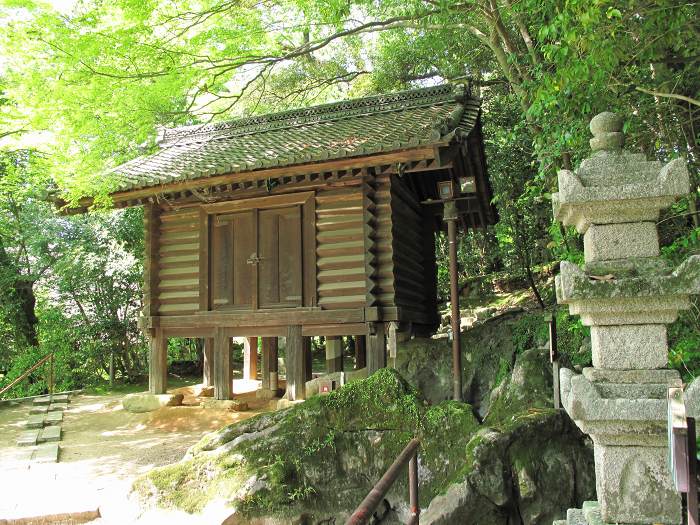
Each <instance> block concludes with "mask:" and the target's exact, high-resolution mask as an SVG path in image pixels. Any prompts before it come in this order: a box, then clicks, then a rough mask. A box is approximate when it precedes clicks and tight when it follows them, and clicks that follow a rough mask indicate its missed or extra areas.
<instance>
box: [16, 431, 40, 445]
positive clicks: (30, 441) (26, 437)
mask: <svg viewBox="0 0 700 525" xmlns="http://www.w3.org/2000/svg"><path fill="white" fill-rule="evenodd" d="M38 439H39V429H32V430H25V431H24V432H22V433H21V434H20V435H19V437H18V438H17V446H18V447H33V446H34V445H36V443H37V440H38Z"/></svg>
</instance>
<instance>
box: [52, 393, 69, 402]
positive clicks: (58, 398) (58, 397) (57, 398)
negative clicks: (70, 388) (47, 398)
mask: <svg viewBox="0 0 700 525" xmlns="http://www.w3.org/2000/svg"><path fill="white" fill-rule="evenodd" d="M51 401H53V402H54V403H68V402H70V394H55V395H53V396H52V397H51Z"/></svg>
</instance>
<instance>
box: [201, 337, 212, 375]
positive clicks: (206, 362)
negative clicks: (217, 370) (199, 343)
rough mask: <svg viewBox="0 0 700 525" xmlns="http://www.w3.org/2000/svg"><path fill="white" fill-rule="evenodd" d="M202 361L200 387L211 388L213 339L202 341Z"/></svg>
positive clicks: (208, 338)
mask: <svg viewBox="0 0 700 525" xmlns="http://www.w3.org/2000/svg"><path fill="white" fill-rule="evenodd" d="M202 353H203V359H202V385H204V386H212V385H213V384H214V338H213V337H207V338H205V339H204V351H203V352H202Z"/></svg>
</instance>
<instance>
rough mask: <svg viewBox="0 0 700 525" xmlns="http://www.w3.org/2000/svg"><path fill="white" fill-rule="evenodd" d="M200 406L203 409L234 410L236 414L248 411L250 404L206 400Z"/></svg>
mask: <svg viewBox="0 0 700 525" xmlns="http://www.w3.org/2000/svg"><path fill="white" fill-rule="evenodd" d="M200 406H201V407H202V408H213V409H219V410H233V411H235V412H242V411H244V410H248V403H246V402H245V401H239V400H237V399H206V400H204V401H202V402H201V403H200Z"/></svg>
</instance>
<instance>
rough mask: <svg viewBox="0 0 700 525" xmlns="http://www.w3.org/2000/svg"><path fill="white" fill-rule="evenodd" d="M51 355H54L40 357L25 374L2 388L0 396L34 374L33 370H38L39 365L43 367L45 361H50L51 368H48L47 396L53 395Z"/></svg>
mask: <svg viewBox="0 0 700 525" xmlns="http://www.w3.org/2000/svg"><path fill="white" fill-rule="evenodd" d="M53 354H54V353H53V352H50V353H49V354H48V355H45V356H44V357H42V358H41V359H39V361H37V362H36V363H35V364H34V365H33V366H32V367H31V368H30V369H29V370H27V371H26V372H24V373H23V374H22V375H21V376H19V377H17V378H15V379H14V381H12V382H11V383H10V384H9V385H7V386H5V387H3V388H2V389H1V390H0V396H2V395H3V394H4V393H5V392H7V391H8V390H10V389H11V388H12V387H14V386H16V385H17V384H18V383H19V382H20V381H22V380H24V379H26V378H27V377H28V376H29V374H31V373H32V372H34V370H36V369H37V368H39V367H40V366H41V365H43V364H44V363H46V361H49V360H51V363H50V366H51V368H50V371H49V381H48V383H49V394H53Z"/></svg>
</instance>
